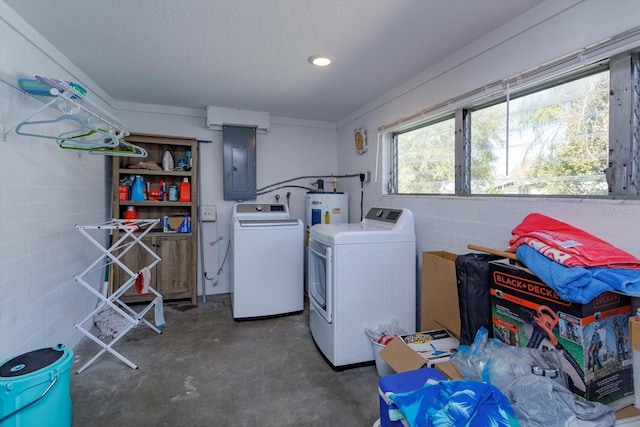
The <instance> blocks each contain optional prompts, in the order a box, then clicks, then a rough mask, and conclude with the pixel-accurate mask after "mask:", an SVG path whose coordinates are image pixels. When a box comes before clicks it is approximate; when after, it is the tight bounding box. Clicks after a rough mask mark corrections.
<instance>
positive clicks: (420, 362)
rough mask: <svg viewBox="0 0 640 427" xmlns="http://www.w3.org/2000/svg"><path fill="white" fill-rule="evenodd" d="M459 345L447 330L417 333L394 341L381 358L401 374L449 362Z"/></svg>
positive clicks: (389, 344)
mask: <svg viewBox="0 0 640 427" xmlns="http://www.w3.org/2000/svg"><path fill="white" fill-rule="evenodd" d="M458 344H459V342H458V339H457V338H456V337H454V336H453V335H452V334H450V333H449V332H448V331H447V330H445V329H438V330H434V331H425V332H416V333H415V334H407V335H400V336H399V337H396V338H394V339H392V340H391V341H390V342H389V343H388V344H387V345H386V346H385V347H384V348H383V349H382V350H380V357H382V358H383V359H384V361H385V362H387V363H388V364H389V366H391V368H392V369H393V370H394V371H396V372H397V373H401V372H407V371H412V370H414V369H420V368H423V367H432V366H434V365H435V364H438V363H440V362H446V361H448V360H449V357H450V356H451V354H453V352H455V351H456V350H457V349H458Z"/></svg>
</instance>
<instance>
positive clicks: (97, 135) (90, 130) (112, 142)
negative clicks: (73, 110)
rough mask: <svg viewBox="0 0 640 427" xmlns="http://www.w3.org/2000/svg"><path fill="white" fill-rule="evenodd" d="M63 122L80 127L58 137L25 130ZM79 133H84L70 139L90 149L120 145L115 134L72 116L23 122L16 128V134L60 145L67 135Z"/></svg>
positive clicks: (65, 115)
mask: <svg viewBox="0 0 640 427" xmlns="http://www.w3.org/2000/svg"><path fill="white" fill-rule="evenodd" d="M63 121H72V122H74V124H75V125H78V127H77V128H76V129H74V130H72V131H68V132H63V133H61V134H60V135H58V136H52V135H47V134H42V133H34V132H33V131H28V132H27V131H25V130H23V128H24V129H27V130H28V129H29V128H30V127H31V126H40V125H43V124H51V123H59V122H63ZM79 131H82V132H83V133H82V134H78V135H75V136H74V137H70V138H72V139H77V143H78V144H85V145H87V146H90V147H104V146H117V145H118V141H117V139H118V138H117V137H116V135H115V134H113V133H110V132H107V131H104V130H103V129H99V128H97V127H96V126H95V125H94V124H92V123H89V122H85V121H83V120H81V119H80V118H78V117H77V116H74V115H71V114H63V115H61V116H58V117H57V118H55V119H51V120H34V121H23V122H21V123H19V124H18V125H17V126H16V128H15V132H16V134H18V135H24V136H34V137H36V138H46V139H55V140H56V141H58V144H59V143H60V142H59V141H60V140H61V139H65V138H64V137H65V136H66V135H69V134H73V133H77V132H79ZM89 137H91V138H89Z"/></svg>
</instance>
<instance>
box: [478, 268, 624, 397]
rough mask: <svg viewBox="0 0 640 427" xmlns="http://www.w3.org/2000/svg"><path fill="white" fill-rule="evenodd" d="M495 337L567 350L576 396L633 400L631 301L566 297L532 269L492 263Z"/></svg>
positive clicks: (567, 368)
mask: <svg viewBox="0 0 640 427" xmlns="http://www.w3.org/2000/svg"><path fill="white" fill-rule="evenodd" d="M489 271H490V276H491V283H490V287H491V311H492V319H493V332H494V336H495V337H496V338H498V339H500V340H502V341H503V342H505V343H507V344H511V345H514V346H520V347H531V348H541V349H544V348H547V349H552V348H556V349H562V350H564V354H565V360H564V361H563V367H562V368H563V372H564V374H565V375H566V378H567V382H568V385H569V389H570V390H571V391H572V392H573V393H574V394H576V395H577V396H578V397H580V398H583V399H586V400H591V401H597V402H600V403H603V404H606V405H609V406H611V407H613V408H614V409H620V408H623V407H625V406H628V405H631V404H633V402H634V396H633V379H632V370H633V359H632V352H631V346H630V345H629V342H630V340H629V329H628V327H627V325H628V323H629V317H630V316H631V300H630V298H629V297H628V296H624V295H620V294H616V293H611V292H605V293H603V294H601V295H599V296H597V297H596V298H594V299H593V300H592V301H591V302H590V303H588V304H577V303H571V302H567V301H564V300H562V299H561V298H560V297H559V296H558V294H556V292H555V291H554V290H553V289H551V288H550V287H548V286H547V285H545V284H544V283H542V281H541V280H540V279H539V278H538V277H537V276H535V275H533V274H531V272H530V271H529V270H526V269H523V268H520V267H517V266H515V265H511V264H509V263H508V262H506V261H493V262H491V263H489Z"/></svg>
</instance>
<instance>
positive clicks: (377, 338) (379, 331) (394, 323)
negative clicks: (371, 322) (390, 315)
mask: <svg viewBox="0 0 640 427" xmlns="http://www.w3.org/2000/svg"><path fill="white" fill-rule="evenodd" d="M364 331H365V333H366V334H367V335H368V336H369V338H371V340H373V341H374V342H377V343H378V344H383V345H386V344H387V343H388V342H389V341H391V340H392V339H393V338H394V337H395V336H397V335H406V334H407V332H406V331H404V330H403V329H402V328H401V327H400V324H399V323H398V320H397V319H391V323H384V324H380V325H378V327H377V328H375V329H369V328H366V329H365V330H364Z"/></svg>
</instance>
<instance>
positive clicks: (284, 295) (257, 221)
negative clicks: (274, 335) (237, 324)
mask: <svg viewBox="0 0 640 427" xmlns="http://www.w3.org/2000/svg"><path fill="white" fill-rule="evenodd" d="M232 219H233V221H232V223H233V225H232V227H231V228H232V229H231V242H232V250H231V264H232V269H231V305H232V310H233V318H234V319H235V320H242V319H252V318H263V317H271V316H279V315H285V314H294V313H300V312H302V311H303V308H304V299H303V298H304V296H303V290H304V227H303V222H302V221H301V220H299V219H295V218H290V217H289V207H288V206H287V205H285V204H258V203H236V204H235V205H234V207H233V218H232Z"/></svg>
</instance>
